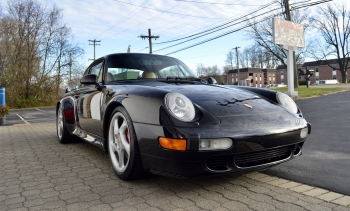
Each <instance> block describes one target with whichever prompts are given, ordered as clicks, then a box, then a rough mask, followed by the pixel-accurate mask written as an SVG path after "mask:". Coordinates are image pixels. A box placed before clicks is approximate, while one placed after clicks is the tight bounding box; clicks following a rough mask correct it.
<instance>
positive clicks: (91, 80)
mask: <svg viewBox="0 0 350 211" xmlns="http://www.w3.org/2000/svg"><path fill="white" fill-rule="evenodd" d="M80 83H81V84H85V85H89V84H98V83H97V75H95V74H89V75H84V76H83V77H82V78H81V79H80Z"/></svg>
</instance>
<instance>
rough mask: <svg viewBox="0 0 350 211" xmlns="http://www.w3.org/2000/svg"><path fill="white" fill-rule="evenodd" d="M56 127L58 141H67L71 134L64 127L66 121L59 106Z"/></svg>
mask: <svg viewBox="0 0 350 211" xmlns="http://www.w3.org/2000/svg"><path fill="white" fill-rule="evenodd" d="M56 128H57V137H58V140H59V142H60V143H62V144H64V143H69V142H70V139H71V136H70V135H69V132H68V130H67V128H66V121H65V118H64V115H63V109H62V108H61V107H60V108H59V109H58V111H57V116H56Z"/></svg>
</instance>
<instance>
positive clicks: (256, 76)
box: [227, 68, 276, 87]
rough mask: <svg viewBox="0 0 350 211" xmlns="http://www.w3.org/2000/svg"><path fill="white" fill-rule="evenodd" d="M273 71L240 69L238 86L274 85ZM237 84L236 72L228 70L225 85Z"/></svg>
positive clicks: (235, 70)
mask: <svg viewBox="0 0 350 211" xmlns="http://www.w3.org/2000/svg"><path fill="white" fill-rule="evenodd" d="M275 71H276V70H275V69H261V68H240V69H239V75H240V85H243V86H253V87H261V86H263V85H264V84H275V83H276V82H275ZM237 83H238V70H237V69H233V70H230V71H229V72H228V74H227V84H228V85H232V84H237Z"/></svg>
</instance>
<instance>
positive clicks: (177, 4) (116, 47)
mask: <svg viewBox="0 0 350 211" xmlns="http://www.w3.org/2000/svg"><path fill="white" fill-rule="evenodd" d="M180 4H181V3H179V4H176V5H175V6H173V7H171V8H169V9H168V10H171V9H173V8H175V7H177V6H178V5H180ZM168 10H166V11H168ZM166 11H164V12H166ZM164 12H162V13H160V14H157V15H155V16H153V17H151V18H149V19H147V20H145V21H143V22H141V23H139V24H137V25H135V26H133V27H130V28H128V29H125V30H124V31H121V32H120V33H122V32H125V31H128V30H130V29H132V28H135V27H136V26H139V25H141V24H143V23H145V22H147V21H149V20H151V19H152V18H155V17H157V16H159V15H161V14H163V13H164ZM135 39H136V37H135V38H133V39H131V41H132V40H135ZM129 41H130V40H129ZM129 41H128V42H129ZM124 44H125V43H123V44H121V45H118V46H117V47H115V48H113V49H116V48H118V47H120V46H122V45H124ZM113 49H111V50H113Z"/></svg>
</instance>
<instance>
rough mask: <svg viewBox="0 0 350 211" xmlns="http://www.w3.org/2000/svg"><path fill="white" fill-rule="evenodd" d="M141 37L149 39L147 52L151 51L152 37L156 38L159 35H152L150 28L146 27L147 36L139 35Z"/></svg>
mask: <svg viewBox="0 0 350 211" xmlns="http://www.w3.org/2000/svg"><path fill="white" fill-rule="evenodd" d="M140 37H141V39H148V41H149V53H150V54H151V53H152V38H153V39H158V38H159V36H152V35H151V29H148V36H146V35H140Z"/></svg>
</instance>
